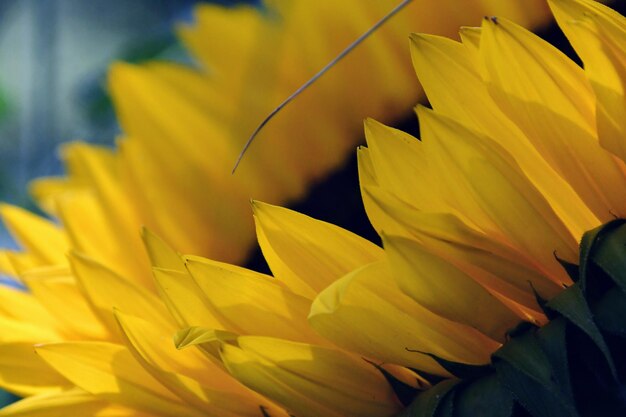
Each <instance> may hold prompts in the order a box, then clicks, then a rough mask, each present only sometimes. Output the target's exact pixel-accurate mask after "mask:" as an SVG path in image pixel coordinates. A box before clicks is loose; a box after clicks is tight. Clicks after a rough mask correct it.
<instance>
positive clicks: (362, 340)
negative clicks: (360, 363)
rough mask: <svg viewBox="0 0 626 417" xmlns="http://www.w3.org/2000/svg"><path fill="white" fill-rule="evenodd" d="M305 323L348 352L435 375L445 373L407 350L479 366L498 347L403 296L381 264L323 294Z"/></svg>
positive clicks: (428, 360)
mask: <svg viewBox="0 0 626 417" xmlns="http://www.w3.org/2000/svg"><path fill="white" fill-rule="evenodd" d="M411 278H415V277H414V276H413V277H411ZM309 322H310V323H311V326H313V328H315V330H317V331H318V332H319V333H320V334H321V335H323V336H325V337H327V338H328V339H329V340H332V341H333V342H335V343H336V344H338V345H339V346H342V347H345V348H347V349H350V350H351V351H355V352H358V353H360V354H363V355H365V356H368V357H371V358H376V359H377V360H382V361H385V362H391V363H396V364H400V365H404V366H408V367H411V368H414V369H419V370H422V371H425V372H428V373H432V374H438V375H448V374H447V372H446V371H445V370H444V369H443V368H441V367H440V366H439V365H438V364H436V362H435V361H434V360H432V359H431V358H430V357H428V356H426V355H422V354H420V353H416V352H410V351H409V350H408V349H411V350H414V351H420V352H428V353H432V354H435V355H437V356H439V357H442V358H445V359H448V360H453V361H457V362H463V363H474V364H482V363H486V362H488V361H489V355H490V354H491V352H492V351H493V349H496V348H497V347H498V343H496V342H495V341H493V340H491V339H489V338H488V337H485V336H484V335H482V334H480V333H479V332H477V331H476V330H475V329H472V328H470V327H468V326H464V325H462V324H459V323H455V322H453V321H450V320H447V319H445V318H443V317H441V316H438V315H436V314H434V313H432V312H431V311H429V310H427V309H426V308H424V307H422V306H421V305H419V304H417V303H415V302H414V301H413V300H412V299H411V298H409V297H407V296H406V295H405V294H404V293H403V292H402V291H401V290H400V289H399V288H398V287H397V286H396V285H395V282H394V278H393V276H392V274H391V271H390V270H389V266H388V265H387V263H386V262H377V263H373V264H370V265H366V266H364V267H362V268H359V269H357V270H356V271H354V272H352V273H350V274H348V275H346V276H345V277H343V278H341V279H339V280H338V281H336V282H335V283H334V284H332V285H331V286H330V287H328V288H327V289H325V290H324V291H322V292H321V293H320V294H319V295H318V297H317V298H316V299H315V302H314V303H313V305H312V307H311V314H310V316H309Z"/></svg>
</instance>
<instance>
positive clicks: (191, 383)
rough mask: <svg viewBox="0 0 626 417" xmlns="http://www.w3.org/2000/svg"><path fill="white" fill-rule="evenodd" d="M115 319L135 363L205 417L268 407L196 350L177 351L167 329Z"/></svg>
mask: <svg viewBox="0 0 626 417" xmlns="http://www.w3.org/2000/svg"><path fill="white" fill-rule="evenodd" d="M116 317H117V319H118V321H119V323H120V326H121V328H122V331H123V333H124V335H125V337H126V341H127V345H128V346H129V349H130V350H131V351H132V352H133V353H134V355H135V357H136V358H137V360H138V361H139V362H140V363H141V364H142V365H143V366H144V367H145V368H146V369H147V370H148V371H149V372H150V373H151V374H152V375H153V376H154V377H155V378H156V379H157V380H159V381H160V382H161V383H162V384H163V385H165V386H166V387H168V388H169V389H170V390H172V392H174V393H176V394H177V395H178V396H179V397H180V398H182V399H183V400H185V401H187V402H188V403H189V404H190V405H193V406H194V407H196V408H198V409H199V410H202V411H204V412H206V413H207V414H208V415H214V416H222V415H223V416H233V417H234V416H241V415H250V416H253V415H255V414H258V412H259V407H261V406H264V407H266V408H267V407H269V404H266V403H262V402H261V401H262V400H261V399H260V398H259V397H257V396H256V395H254V394H253V393H252V392H251V391H249V390H248V389H246V388H245V387H243V386H242V385H241V384H240V383H238V382H237V381H236V380H234V379H233V378H232V377H231V376H230V375H228V374H227V373H226V372H225V371H224V370H222V368H220V367H218V366H217V365H216V364H214V363H213V362H210V361H209V360H208V359H207V358H206V357H205V356H204V355H203V354H202V353H201V352H200V351H199V350H197V349H185V350H182V351H179V350H177V349H176V347H175V346H174V343H173V341H172V338H171V334H170V333H169V332H168V331H167V330H166V329H161V328H159V327H157V326H154V325H152V324H151V323H149V322H147V321H145V320H142V319H140V318H137V317H133V316H130V315H124V314H122V313H120V312H119V311H118V312H116ZM164 330H165V331H164Z"/></svg>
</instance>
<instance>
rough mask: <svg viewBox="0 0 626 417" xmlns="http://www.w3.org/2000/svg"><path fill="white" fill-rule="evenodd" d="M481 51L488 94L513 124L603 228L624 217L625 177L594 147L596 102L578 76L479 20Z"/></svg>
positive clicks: (554, 57) (527, 40) (527, 38)
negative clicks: (613, 219)
mask: <svg viewBox="0 0 626 417" xmlns="http://www.w3.org/2000/svg"><path fill="white" fill-rule="evenodd" d="M480 48H481V58H482V62H483V65H484V68H485V77H486V81H487V82H488V83H489V89H490V90H489V91H490V93H491V94H492V96H493V97H494V99H495V100H496V101H497V102H498V103H499V104H500V106H501V107H502V109H503V110H504V111H505V112H506V113H507V114H508V115H509V117H510V118H511V120H513V121H514V122H515V123H516V124H517V125H518V127H519V128H520V129H521V130H522V131H523V132H524V133H525V135H526V136H527V137H528V138H529V139H530V140H531V141H532V142H533V145H534V146H535V147H536V148H537V149H538V150H539V152H541V154H542V155H544V157H545V158H546V160H547V161H548V162H549V163H550V164H551V165H552V166H553V167H554V168H555V169H556V170H557V171H558V172H559V173H560V175H561V176H562V177H563V178H564V179H565V180H567V181H568V182H569V183H570V184H571V185H572V187H573V188H574V190H575V191H576V192H577V193H578V195H579V196H580V197H581V198H582V200H583V201H584V202H585V203H586V204H587V206H588V207H589V208H590V209H591V210H592V211H593V213H594V214H595V215H596V216H597V217H598V218H599V219H600V220H601V221H608V220H610V219H612V215H611V213H615V214H617V215H620V214H622V211H623V208H624V207H626V196H624V195H623V193H619V192H615V191H614V190H618V189H621V188H623V187H626V178H625V177H624V173H623V170H622V168H621V166H620V164H618V163H617V161H616V160H615V158H614V157H613V156H612V155H611V154H610V153H609V152H607V151H606V150H604V149H602V148H601V147H600V146H598V140H597V136H596V130H595V108H594V104H595V100H594V99H595V95H594V93H593V91H592V90H591V86H590V85H589V83H588V81H587V80H586V79H585V77H584V72H583V70H582V69H581V68H579V67H578V66H576V65H575V64H574V62H572V61H571V60H569V59H568V58H566V57H565V56H564V55H563V54H561V53H560V52H558V50H556V49H555V48H553V47H552V46H550V45H548V44H547V43H545V42H544V41H542V40H541V39H539V38H537V37H536V36H534V35H532V34H531V33H530V32H528V31H525V30H524V29H522V28H520V27H518V26H516V25H514V24H513V23H511V22H508V21H506V20H498V21H497V23H494V21H492V20H490V19H486V20H484V21H483V33H482V37H481V44H480ZM572 138H575V140H573V139H572Z"/></svg>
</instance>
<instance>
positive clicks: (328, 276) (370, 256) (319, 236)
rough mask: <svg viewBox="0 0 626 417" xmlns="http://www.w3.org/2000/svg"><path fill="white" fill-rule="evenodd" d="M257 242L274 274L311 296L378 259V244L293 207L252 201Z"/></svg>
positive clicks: (291, 287) (379, 254)
mask: <svg viewBox="0 0 626 417" xmlns="http://www.w3.org/2000/svg"><path fill="white" fill-rule="evenodd" d="M253 208H254V218H255V221H256V222H257V230H259V229H260V230H261V231H262V236H259V244H260V245H261V249H262V250H263V254H264V255H265V259H266V260H267V262H268V264H269V265H270V268H271V269H272V271H273V272H274V275H275V276H276V278H277V279H278V280H280V281H283V282H284V283H285V284H286V285H287V286H288V287H289V288H290V289H292V290H293V291H294V292H296V293H299V294H302V295H305V296H311V295H312V294H316V293H317V292H319V291H321V290H323V289H324V288H326V287H327V286H328V285H330V284H331V283H332V282H333V281H335V280H336V279H338V278H339V277H341V276H343V275H345V274H346V273H348V272H350V271H352V270H353V269H356V268H358V267H359V266H362V265H365V264H368V263H371V262H374V261H376V260H379V259H381V257H382V255H383V251H382V249H381V248H379V247H378V246H376V245H374V244H373V243H371V242H368V241H367V240H365V239H363V238H361V237H359V236H357V235H354V234H352V233H350V232H348V231H346V230H344V229H341V228H339V227H337V226H334V225H332V224H329V223H325V222H322V221H319V220H315V219H312V218H310V217H308V216H305V215H303V214H298V213H296V212H294V211H291V210H288V209H285V208H281V207H277V206H272V205H269V204H265V203H260V202H256V201H255V202H253Z"/></svg>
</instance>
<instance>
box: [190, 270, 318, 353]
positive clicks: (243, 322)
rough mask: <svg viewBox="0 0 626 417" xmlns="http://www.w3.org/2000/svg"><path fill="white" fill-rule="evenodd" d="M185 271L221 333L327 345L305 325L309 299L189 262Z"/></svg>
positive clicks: (264, 280) (269, 282)
mask: <svg viewBox="0 0 626 417" xmlns="http://www.w3.org/2000/svg"><path fill="white" fill-rule="evenodd" d="M187 268H188V269H189V272H190V274H191V276H192V277H193V279H194V280H195V282H196V283H197V284H198V287H200V289H201V290H202V293H203V294H204V296H205V297H206V299H207V300H208V302H209V305H210V306H211V309H212V311H214V314H215V315H216V316H217V317H218V318H219V320H220V322H221V323H222V324H223V326H224V329H225V330H229V331H232V332H235V333H238V334H242V335H246V334H254V335H261V336H272V337H277V338H284V339H288V340H294V341H300V342H313V343H317V344H325V343H327V342H326V341H325V340H324V339H322V338H320V337H319V336H318V335H317V334H316V333H315V332H314V331H313V330H312V329H311V328H310V327H309V326H308V324H307V321H306V318H307V315H308V313H309V308H310V305H311V301H310V299H308V298H305V297H302V296H300V295H297V294H295V293H293V292H291V291H290V290H288V289H286V288H284V287H282V286H281V285H280V284H279V283H278V282H277V280H276V279H274V278H269V277H265V276H263V275H261V274H259V276H256V277H255V276H249V275H243V274H239V273H237V272H234V271H232V270H227V269H224V268H220V267H219V266H216V265H210V264H207V263H203V262H196V261H193V260H191V259H188V260H187ZM205 327H206V326H205Z"/></svg>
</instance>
